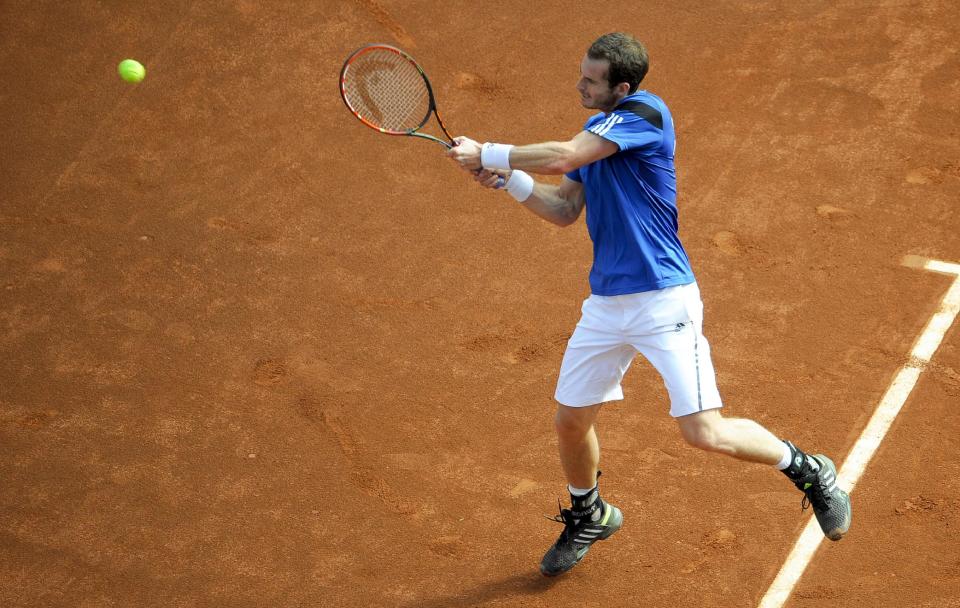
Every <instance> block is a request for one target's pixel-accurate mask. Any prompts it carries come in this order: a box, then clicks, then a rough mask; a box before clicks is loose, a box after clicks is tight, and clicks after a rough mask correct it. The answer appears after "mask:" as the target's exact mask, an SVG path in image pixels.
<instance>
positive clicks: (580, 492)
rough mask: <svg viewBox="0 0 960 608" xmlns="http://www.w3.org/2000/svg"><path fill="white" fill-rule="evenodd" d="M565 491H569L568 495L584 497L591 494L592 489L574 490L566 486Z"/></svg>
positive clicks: (568, 485)
mask: <svg viewBox="0 0 960 608" xmlns="http://www.w3.org/2000/svg"><path fill="white" fill-rule="evenodd" d="M567 489H568V490H570V493H571V494H573V495H574V496H586V495H587V494H589V493H590V492H593V488H590V489H589V490H583V489H581V488H575V487H573V486H571V485H570V484H567Z"/></svg>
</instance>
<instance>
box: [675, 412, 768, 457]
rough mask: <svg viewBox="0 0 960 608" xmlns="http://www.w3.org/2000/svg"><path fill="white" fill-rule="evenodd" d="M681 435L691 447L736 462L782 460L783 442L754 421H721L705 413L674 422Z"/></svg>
mask: <svg viewBox="0 0 960 608" xmlns="http://www.w3.org/2000/svg"><path fill="white" fill-rule="evenodd" d="M676 420H677V424H679V425H680V433H681V434H682V435H683V438H684V439H685V440H686V442H687V443H689V444H690V445H692V446H693V447H696V448H700V449H701V450H707V451H710V452H719V453H721V454H726V455H728V456H733V457H734V458H737V459H739V460H746V461H748V462H759V463H761V464H769V465H774V464H777V463H778V462H780V459H781V458H782V457H783V442H782V441H780V440H779V439H777V437H776V436H775V435H774V434H773V433H771V432H770V431H768V430H767V429H765V428H763V427H762V426H760V425H759V424H757V423H756V422H754V421H753V420H746V419H744V418H724V417H723V416H722V415H721V414H720V410H706V411H704V412H697V413H696V414H690V415H689V416H681V417H679V418H677V419H676Z"/></svg>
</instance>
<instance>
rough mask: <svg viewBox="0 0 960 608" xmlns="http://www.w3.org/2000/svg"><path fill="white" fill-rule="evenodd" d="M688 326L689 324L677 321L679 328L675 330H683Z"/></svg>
mask: <svg viewBox="0 0 960 608" xmlns="http://www.w3.org/2000/svg"><path fill="white" fill-rule="evenodd" d="M686 326H687V324H686V323H677V329H676V330H674V331H680V330H682V329H683V328H684V327H686Z"/></svg>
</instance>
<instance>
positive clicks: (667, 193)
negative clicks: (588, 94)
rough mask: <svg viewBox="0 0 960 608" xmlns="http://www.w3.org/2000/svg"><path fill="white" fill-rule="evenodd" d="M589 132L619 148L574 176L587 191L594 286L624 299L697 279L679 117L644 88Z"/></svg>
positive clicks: (594, 120)
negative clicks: (680, 207) (683, 227)
mask: <svg viewBox="0 0 960 608" xmlns="http://www.w3.org/2000/svg"><path fill="white" fill-rule="evenodd" d="M583 128H584V130H586V131H590V132H591V133H595V134H597V135H599V136H600V137H603V138H605V139H608V140H610V141H612V142H613V143H615V144H617V146H618V147H619V148H620V151H619V152H616V153H614V154H613V155H611V156H608V157H607V158H604V159H601V160H598V161H596V162H594V163H590V164H589V165H585V166H583V167H580V168H579V169H577V170H575V171H571V172H570V173H567V177H568V178H570V179H572V180H574V181H577V182H581V183H582V184H583V188H584V193H585V195H586V209H587V229H588V231H589V232H590V238H591V239H592V240H593V268H592V269H591V270H590V290H591V291H592V292H593V293H595V294H597V295H601V296H617V295H623V294H628V293H639V292H642V291H652V290H655V289H663V288H665V287H671V286H674V285H684V284H686V283H692V282H693V281H694V276H693V270H692V269H691V267H690V260H689V259H688V258H687V253H686V251H684V249H683V245H681V244H680V237H679V235H678V233H677V231H678V223H677V174H676V171H675V170H674V165H673V152H674V146H675V137H674V130H673V117H672V116H671V115H670V110H669V109H667V105H666V104H665V103H664V102H663V100H661V99H660V98H659V97H657V96H656V95H653V94H651V93H648V92H646V91H637V92H636V93H634V94H632V95H628V96H627V97H624V98H623V100H622V101H621V102H620V103H619V104H618V105H617V107H616V108H614V109H613V111H612V112H610V113H609V114H604V113H602V112H601V113H600V114H597V115H595V116H592V117H590V119H589V120H587V122H586V124H585V125H584V127H583Z"/></svg>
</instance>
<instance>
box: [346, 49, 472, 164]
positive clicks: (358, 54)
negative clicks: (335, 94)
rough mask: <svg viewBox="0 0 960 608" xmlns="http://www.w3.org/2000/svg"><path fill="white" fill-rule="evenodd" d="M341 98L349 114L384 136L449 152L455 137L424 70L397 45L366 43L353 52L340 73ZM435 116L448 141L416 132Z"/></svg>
mask: <svg viewBox="0 0 960 608" xmlns="http://www.w3.org/2000/svg"><path fill="white" fill-rule="evenodd" d="M340 96H341V97H342V98H343V103H344V104H346V106H347V109H348V110H350V113H351V114H353V115H354V116H356V117H357V119H359V120H360V122H362V123H363V124H365V125H367V126H368V127H370V128H371V129H376V130H377V131H380V132H381V133H386V134H387V135H411V136H413V137H421V138H423V139H429V140H430V141H435V142H437V143H438V144H441V145H443V146H446V147H447V148H452V147H453V146H454V143H453V138H452V137H450V133H448V132H447V127H446V126H445V125H444V124H443V119H442V118H440V113H439V112H437V102H436V99H435V98H434V96H433V88H432V87H431V86H430V80H428V79H427V74H426V73H425V72H424V71H423V68H421V67H420V65H419V64H418V63H417V62H416V60H414V58H413V57H411V56H410V55H408V54H407V53H405V52H403V51H401V50H400V49H398V48H396V47H392V46H389V45H386V44H370V45H367V46H363V47H360V48H359V49H357V50H356V51H354V52H353V53H352V54H351V55H350V56H349V57H347V60H346V61H345V62H344V64H343V69H342V70H340ZM431 113H432V114H433V115H434V116H436V117H437V122H438V123H440V130H441V131H443V135H444V136H445V137H446V141H445V140H443V139H440V138H439V137H434V136H433V135H429V134H427V133H421V132H420V129H422V128H423V127H424V125H426V124H427V122H428V121H429V120H430V114H431Z"/></svg>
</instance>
